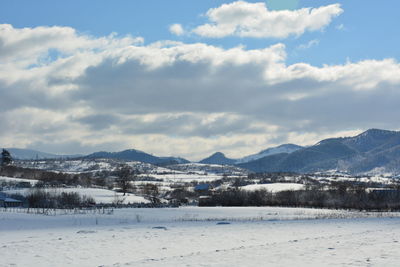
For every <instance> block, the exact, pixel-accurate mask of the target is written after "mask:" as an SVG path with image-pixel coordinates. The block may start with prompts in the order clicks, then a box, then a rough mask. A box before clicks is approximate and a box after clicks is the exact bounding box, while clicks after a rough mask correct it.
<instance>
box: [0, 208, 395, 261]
mask: <svg viewBox="0 0 400 267" xmlns="http://www.w3.org/2000/svg"><path fill="white" fill-rule="evenodd" d="M392 215H393V216H400V214H398V213H394V214H392ZM376 216H377V214H371V213H360V212H345V211H332V210H322V209H293V208H271V207H265V208H220V207H217V208H197V207H187V208H176V209H121V210H115V211H114V213H113V214H112V215H105V214H104V215H103V214H101V215H100V214H79V215H57V216H44V215H35V214H26V213H12V212H3V211H2V212H0V235H1V238H0V266H293V265H296V266H344V265H349V266H399V265H400V254H399V253H398V252H399V251H400V218H399V217H395V218H392V217H390V216H388V214H379V216H380V217H379V218H376ZM316 218H319V219H316ZM322 218H336V219H322ZM337 218H346V219H337Z"/></svg>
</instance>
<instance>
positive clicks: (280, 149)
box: [235, 144, 303, 164]
mask: <svg viewBox="0 0 400 267" xmlns="http://www.w3.org/2000/svg"><path fill="white" fill-rule="evenodd" d="M301 148H303V147H302V146H298V145H295V144H284V145H280V146H277V147H271V148H267V149H265V150H262V151H260V152H259V153H257V154H253V155H249V156H246V157H243V158H241V159H237V160H236V162H235V163H236V164H239V163H246V162H249V161H253V160H257V159H260V158H263V157H266V156H270V155H274V154H280V153H288V154H290V153H292V152H294V151H297V150H299V149H301Z"/></svg>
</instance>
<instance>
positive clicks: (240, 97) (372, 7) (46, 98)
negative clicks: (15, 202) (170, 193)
mask: <svg viewBox="0 0 400 267" xmlns="http://www.w3.org/2000/svg"><path fill="white" fill-rule="evenodd" d="M305 8H308V9H305ZM398 10H400V2H399V1H395V0H391V1H371V0H364V1H339V0H338V1H327V0H322V1H321V0H319V1H317V0H303V1H301V0H286V1H285V0H268V1H265V2H262V1H241V2H234V1H217V0H213V1H212V0H201V1H200V0H199V1H187V0H170V1H163V0H147V1H127V0H126V1H104V0H97V1H78V0H70V1H54V0H52V1H50V0H48V1H42V0H38V1H28V0H26V1H21V0H3V1H2V2H1V8H0V44H1V45H0V96H1V99H2V100H1V101H3V102H2V103H1V102H0V104H2V105H0V109H1V110H2V112H3V113H2V114H0V123H2V124H3V125H6V126H8V127H9V129H10V131H8V132H3V133H1V134H0V140H2V142H3V146H4V147H27V148H33V149H38V150H42V151H46V152H53V153H89V152H94V151H98V150H108V151H118V150H122V149H127V148H136V149H140V150H144V151H147V152H150V153H154V154H158V155H175V156H184V157H188V158H189V159H200V158H202V157H205V156H207V155H208V154H211V153H212V152H215V151H217V150H219V151H222V152H225V153H226V154H227V155H228V156H230V157H240V156H244V155H247V154H251V153H256V152H258V151H260V150H263V149H265V148H267V147H270V146H275V145H279V144H281V143H297V144H300V145H310V144H313V143H315V142H317V141H319V140H321V139H323V138H326V137H330V136H344V135H353V134H357V133H360V132H362V131H364V130H367V129H368V128H386V129H393V130H398V129H400V124H399V123H398V119H397V118H398V116H399V115H400V108H399V107H398V104H397V101H396V100H397V99H399V97H400V65H399V63H398V61H399V59H400V52H399V49H398V47H399V43H400V22H399V19H398ZM318 12H319V13H318ZM317 13H318V14H319V15H318V16H317V15H316V14H317ZM255 17H257V19H256V20H254V18H255ZM173 24H179V25H176V27H177V29H178V32H176V31H175V33H174V32H173V31H172V30H171V28H170V27H171V25H173ZM371 107H374V108H371ZM0 146H1V144H0Z"/></svg>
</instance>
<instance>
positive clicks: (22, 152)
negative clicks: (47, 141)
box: [6, 148, 82, 160]
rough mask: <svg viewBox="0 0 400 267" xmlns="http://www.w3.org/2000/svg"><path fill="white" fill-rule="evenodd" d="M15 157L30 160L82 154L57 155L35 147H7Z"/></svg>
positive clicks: (75, 156)
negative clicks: (34, 148)
mask: <svg viewBox="0 0 400 267" xmlns="http://www.w3.org/2000/svg"><path fill="white" fill-rule="evenodd" d="M6 149H7V150H8V151H9V152H10V153H11V156H12V157H13V158H14V159H21V160H29V159H60V158H78V157H82V155H78V154H76V155H57V154H51V153H46V152H41V151H37V150H33V149H24V148H6Z"/></svg>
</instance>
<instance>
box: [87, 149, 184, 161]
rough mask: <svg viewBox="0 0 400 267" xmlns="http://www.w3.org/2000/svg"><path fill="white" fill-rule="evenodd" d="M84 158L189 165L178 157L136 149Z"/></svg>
mask: <svg viewBox="0 0 400 267" xmlns="http://www.w3.org/2000/svg"><path fill="white" fill-rule="evenodd" d="M85 158H110V159H121V160H132V161H140V162H145V163H151V164H157V165H171V164H182V163H189V162H190V161H188V160H186V159H184V158H178V157H157V156H153V155H151V154H148V153H145V152H143V151H140V150H136V149H128V150H124V151H120V152H105V151H102V152H96V153H92V154H90V155H87V156H85Z"/></svg>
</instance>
